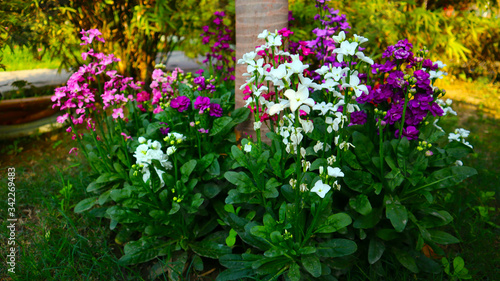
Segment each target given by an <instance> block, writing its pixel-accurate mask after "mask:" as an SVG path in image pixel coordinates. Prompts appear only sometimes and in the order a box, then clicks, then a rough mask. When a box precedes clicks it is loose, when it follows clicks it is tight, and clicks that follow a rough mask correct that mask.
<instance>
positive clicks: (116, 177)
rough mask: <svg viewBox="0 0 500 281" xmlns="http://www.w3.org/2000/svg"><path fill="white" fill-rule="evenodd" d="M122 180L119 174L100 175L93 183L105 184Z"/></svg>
mask: <svg viewBox="0 0 500 281" xmlns="http://www.w3.org/2000/svg"><path fill="white" fill-rule="evenodd" d="M119 179H122V177H121V176H120V175H119V174H115V173H104V174H102V175H100V176H99V177H98V178H97V180H96V181H95V182H96V183H107V182H112V181H116V180H119Z"/></svg>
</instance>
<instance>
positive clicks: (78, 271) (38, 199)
mask: <svg viewBox="0 0 500 281" xmlns="http://www.w3.org/2000/svg"><path fill="white" fill-rule="evenodd" d="M12 144H13V142H6V141H3V142H1V143H0V153H1V158H0V174H1V180H0V185H1V186H2V188H0V197H1V198H7V192H8V191H7V188H4V187H6V186H7V179H6V177H5V176H6V175H7V168H8V167H14V168H15V169H16V172H15V173H16V177H15V180H14V182H15V185H16V205H15V208H16V215H17V218H18V222H17V236H16V242H17V243H18V245H17V246H18V251H19V252H18V253H17V264H16V274H12V275H10V277H11V278H13V279H14V280H142V279H143V278H142V277H141V272H140V270H139V269H137V268H132V267H122V266H120V265H118V263H117V262H118V258H119V257H120V256H121V254H122V252H121V251H122V247H121V246H119V245H117V244H116V243H115V242H114V240H113V237H114V234H113V232H111V231H110V230H109V221H108V220H106V219H98V218H95V217H92V216H90V215H88V214H86V213H84V214H75V213H73V207H74V205H75V204H76V203H77V202H79V201H80V200H82V199H84V198H86V197H88V196H87V194H86V191H85V188H86V186H87V185H88V183H89V181H90V179H89V177H88V175H89V171H90V169H89V167H88V166H87V165H86V164H84V163H85V161H84V160H83V159H82V158H81V157H70V156H69V155H68V154H67V152H68V150H69V148H70V147H71V144H73V142H72V141H71V139H70V138H69V136H67V134H66V133H65V132H59V133H57V134H52V135H45V136H39V137H29V138H22V139H19V140H17V142H16V145H15V147H14V146H13V145H12ZM21 148H22V149H21ZM9 152H11V153H10V154H8V153H9ZM58 169H60V170H61V172H62V175H64V184H63V182H62V180H61V177H60V173H59V171H58ZM64 186H66V189H65V190H66V193H65V195H63V194H61V189H63V187H64ZM68 186H71V188H68ZM63 199H64V200H65V201H64V204H61V201H62V200H63ZM7 208H8V206H7V200H0V210H1V211H0V213H2V216H1V217H2V218H5V217H6V216H5V215H4V214H6V211H7ZM7 224H8V222H7V221H6V220H2V222H1V223H0V228H1V231H0V234H1V236H2V240H3V241H6V240H4V239H6V237H7V235H8V234H9V233H8V231H7V228H6V226H7ZM6 256H7V247H5V246H4V247H1V248H0V257H1V258H0V260H1V262H2V266H1V267H0V268H1V269H0V279H1V280H4V279H3V278H2V277H7V276H8V275H7V272H6V270H7V267H6V266H4V265H5V264H6V263H5V262H6V261H5V258H6ZM6 280H9V279H6Z"/></svg>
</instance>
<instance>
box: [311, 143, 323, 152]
mask: <svg viewBox="0 0 500 281" xmlns="http://www.w3.org/2000/svg"><path fill="white" fill-rule="evenodd" d="M313 149H314V152H316V153H318V151H320V150H322V149H323V143H322V142H320V141H318V142H317V143H316V145H314V147H313Z"/></svg>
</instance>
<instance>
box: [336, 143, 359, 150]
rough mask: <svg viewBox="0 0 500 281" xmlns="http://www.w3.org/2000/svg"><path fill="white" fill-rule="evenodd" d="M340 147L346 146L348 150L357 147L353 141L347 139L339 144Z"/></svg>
mask: <svg viewBox="0 0 500 281" xmlns="http://www.w3.org/2000/svg"><path fill="white" fill-rule="evenodd" d="M339 147H340V149H344V147H345V149H346V150H349V147H352V148H356V147H355V146H354V145H353V144H352V143H350V142H346V141H343V142H341V143H340V144H339Z"/></svg>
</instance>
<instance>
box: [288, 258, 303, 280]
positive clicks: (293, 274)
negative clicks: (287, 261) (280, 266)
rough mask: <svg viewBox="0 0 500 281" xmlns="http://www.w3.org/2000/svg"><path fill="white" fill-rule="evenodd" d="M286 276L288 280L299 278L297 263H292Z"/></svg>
mask: <svg viewBox="0 0 500 281" xmlns="http://www.w3.org/2000/svg"><path fill="white" fill-rule="evenodd" d="M287 277H288V279H290V281H299V280H300V266H299V265H298V264H297V263H295V262H294V263H292V264H291V265H290V268H289V269H288V272H287Z"/></svg>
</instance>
